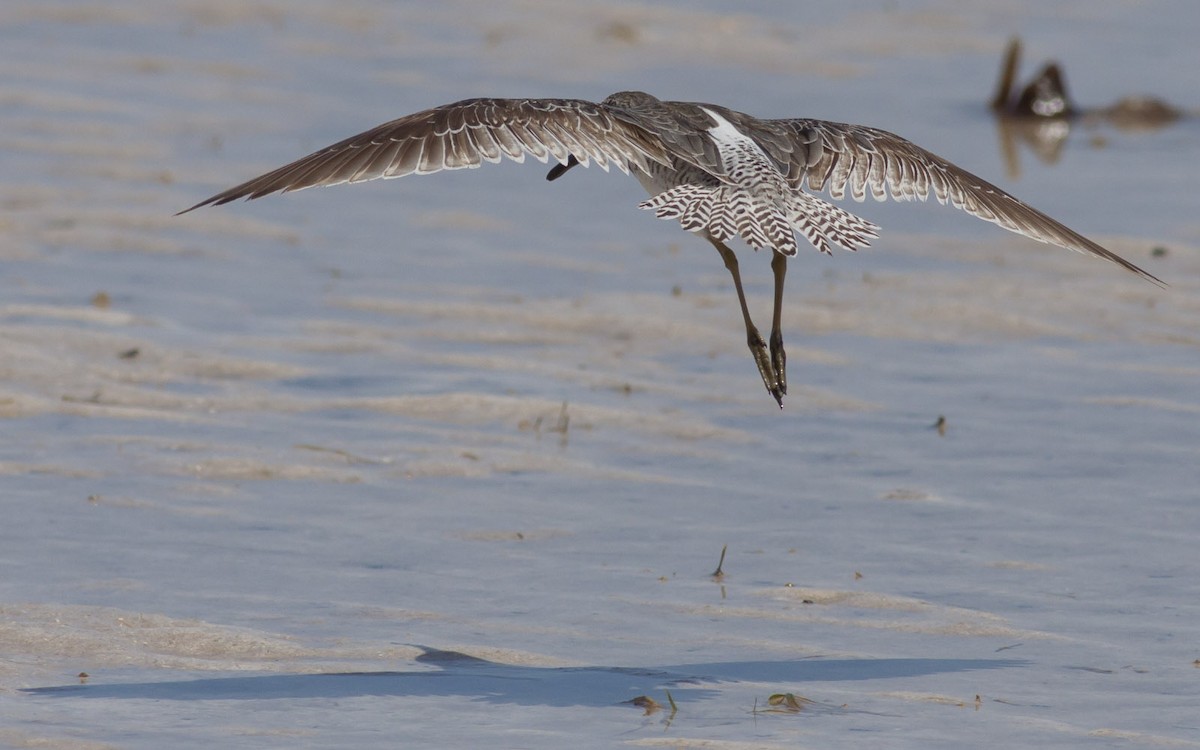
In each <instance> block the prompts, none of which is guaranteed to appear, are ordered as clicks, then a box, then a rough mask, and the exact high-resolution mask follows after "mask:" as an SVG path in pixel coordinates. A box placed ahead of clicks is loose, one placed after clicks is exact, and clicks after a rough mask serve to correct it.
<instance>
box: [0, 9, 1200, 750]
mask: <svg viewBox="0 0 1200 750" xmlns="http://www.w3.org/2000/svg"><path fill="white" fill-rule="evenodd" d="M738 7H739V9H738V10H737V11H736V12H732V11H729V10H728V9H726V8H724V7H723V6H722V5H721V4H718V3H705V4H699V5H697V4H688V5H683V4H679V5H677V6H672V5H666V6H664V5H661V4H654V5H649V4H647V5H638V4H625V5H620V6H615V7H611V8H604V9H599V8H596V7H593V6H591V5H589V4H584V3H573V2H560V3H549V4H547V3H543V4H538V5H525V4H519V3H487V4H476V3H469V2H463V3H448V4H442V5H439V7H438V9H436V10H433V9H429V8H427V7H425V6H424V5H407V4H385V3H371V2H347V3H339V4H336V6H330V5H329V4H327V3H318V2H295V3H288V4H273V3H267V2H254V3H232V2H229V3H226V2H212V1H209V2H194V3H185V2H181V3H175V4H172V5H169V6H168V5H163V4H158V3H153V4H152V3H145V2H136V1H131V2H126V3H115V4H114V3H103V4H102V3H89V2H70V3H58V4H45V3H32V2H22V1H21V0H18V2H12V3H9V4H7V5H6V6H5V7H4V9H3V10H0V41H2V45H0V49H3V50H4V51H3V52H2V53H0V76H2V77H3V81H4V88H3V90H4V92H5V93H4V94H3V95H2V96H0V118H2V120H3V122H2V124H3V127H0V160H2V161H0V206H2V207H3V208H2V209H0V210H2V213H0V229H2V230H3V237H4V242H2V243H0V262H2V263H3V268H4V273H3V274H2V275H0V279H2V281H0V284H2V285H3V299H2V301H0V368H3V373H4V377H3V379H2V380H0V415H2V416H3V417H4V419H5V421H6V424H7V427H8V429H7V431H6V434H7V435H8V439H6V440H5V441H4V442H3V444H2V449H0V450H2V453H0V475H3V487H4V493H3V496H2V500H0V502H2V503H3V512H4V522H3V523H2V524H0V561H3V564H4V570H5V571H6V574H5V575H4V576H3V578H2V579H0V717H2V718H0V743H7V744H9V745H12V746H16V747H20V746H31V745H37V744H49V745H53V746H61V747H79V748H93V747H122V748H124V747H129V748H142V747H145V748H158V747H164V746H171V747H193V746H195V747H201V746H205V747H207V746H212V745H214V744H237V745H238V746H256V747H276V746H279V747H283V746H287V747H293V746H296V745H301V746H306V747H345V746H349V745H355V746H383V745H394V744H396V743H397V742H402V743H403V742H407V743H410V744H425V745H434V746H439V747H450V746H478V745H480V744H482V743H484V742H487V743H489V744H492V745H499V746H513V747H517V746H520V747H562V746H563V745H565V744H568V743H570V744H572V745H578V746H581V747H584V746H587V747H590V746H596V747H609V746H612V745H614V744H618V743H620V744H630V745H635V746H643V745H644V746H658V745H665V746H711V747H726V746H728V747H794V746H796V745H797V744H804V745H812V746H822V747H824V746H830V745H831V744H834V743H842V742H845V741H847V738H850V741H852V742H853V741H856V740H858V738H862V741H866V742H870V743H872V744H873V745H879V746H886V747H922V748H925V747H943V746H944V747H961V746H963V745H964V744H967V743H972V744H981V743H982V744H986V745H987V746H989V747H998V746H1014V747H1017V746H1020V747H1031V746H1037V747H1047V746H1069V745H1085V744H1086V745H1089V746H1091V745H1095V744H1096V743H1098V742H1099V743H1105V744H1108V743H1112V744H1117V743H1120V744H1122V745H1129V744H1131V743H1132V744H1134V745H1135V746H1142V745H1154V746H1157V745H1163V744H1167V745H1171V746H1182V747H1189V746H1193V745H1200V740H1198V739H1197V738H1200V724H1198V722H1197V720H1196V718H1195V705H1196V701H1197V698H1198V697H1200V690H1198V689H1197V687H1196V685H1197V683H1196V678H1197V675H1198V674H1200V673H1198V672H1197V671H1196V668H1195V666H1194V664H1193V661H1194V660H1195V659H1197V657H1200V653H1197V651H1196V643H1197V640H1198V636H1200V626H1198V625H1197V623H1198V622H1200V611H1198V607H1197V605H1196V602H1197V601H1200V596H1198V595H1200V586H1198V584H1197V580H1200V578H1198V577H1197V573H1198V572H1200V571H1198V570H1197V565H1198V562H1200V561H1198V559H1197V555H1196V553H1195V538H1196V536H1197V533H1198V532H1200V511H1198V510H1197V504H1196V500H1197V499H1198V498H1197V494H1198V493H1197V490H1196V488H1197V487H1198V486H1200V468H1197V467H1198V466H1200V455H1198V453H1200V450H1198V446H1200V443H1198V437H1200V435H1198V429H1197V427H1196V424H1197V420H1196V415H1197V412H1198V411H1200V399H1198V398H1197V395H1196V394H1197V392H1198V391H1197V388H1196V382H1197V377H1198V376H1200V357H1198V356H1197V352H1198V345H1200V337H1198V336H1197V334H1196V326H1195V321H1196V320H1197V315H1198V314H1200V258H1198V256H1197V246H1198V245H1200V224H1197V223H1196V219H1195V215H1194V214H1195V212H1194V202H1195V201H1194V195H1195V178H1194V176H1193V165H1194V163H1195V161H1196V160H1195V156H1196V154H1197V150H1198V144H1200V128H1198V127H1197V125H1196V119H1195V118H1194V117H1193V118H1191V119H1186V120H1184V121H1182V122H1180V123H1178V124H1176V125H1174V126H1173V127H1170V128H1166V129H1162V130H1158V131H1153V132H1141V133H1130V132H1124V131H1120V130H1117V129H1115V128H1112V127H1109V126H1105V125H1090V124H1089V125H1087V126H1081V127H1079V128H1077V129H1076V130H1075V132H1072V133H1071V135H1070V137H1069V138H1068V140H1067V142H1066V146H1065V149H1064V151H1063V153H1062V154H1061V156H1060V158H1059V160H1058V162H1057V163H1056V164H1052V165H1050V164H1043V163H1041V162H1039V161H1038V160H1037V159H1036V158H1034V156H1033V155H1032V154H1031V153H1030V152H1029V151H1028V150H1025V151H1023V153H1022V160H1021V170H1020V176H1019V178H1014V177H1011V176H1006V174H1007V173H1006V165H1005V163H1004V159H1003V157H1002V154H1001V152H1000V150H999V149H998V148H997V144H998V136H997V131H996V126H995V124H994V123H993V122H992V121H991V118H990V116H989V114H988V113H987V111H986V108H985V106H984V102H985V101H986V99H987V97H988V96H989V95H990V93H991V86H992V83H993V76H994V75H995V73H996V68H997V66H998V64H999V56H1000V53H1001V50H1002V48H1003V45H1004V43H1005V41H1006V39H1007V37H1008V35H1010V34H1013V33H1019V34H1021V35H1022V37H1023V38H1024V40H1025V48H1026V54H1027V61H1026V67H1025V75H1029V74H1030V73H1031V72H1032V69H1033V67H1034V66H1035V65H1036V64H1037V63H1039V62H1040V61H1041V60H1043V59H1045V58H1048V57H1056V58H1058V59H1059V60H1060V61H1061V62H1062V63H1063V64H1064V65H1065V67H1066V71H1067V75H1068V80H1069V83H1070V84H1071V87H1072V90H1073V92H1074V95H1075V97H1076V98H1077V99H1078V100H1079V101H1080V102H1081V103H1083V104H1086V105H1094V106H1103V105H1106V104H1109V103H1111V102H1112V101H1114V100H1116V99H1117V98H1119V97H1121V96H1124V95H1128V94H1135V93H1153V94H1155V95H1158V96H1161V97H1163V98H1165V99H1167V100H1169V101H1172V102H1174V103H1176V104H1178V105H1180V106H1184V107H1191V108H1195V107H1196V102H1195V101H1194V98H1189V97H1194V82H1193V80H1192V77H1193V71H1194V69H1195V59H1194V49H1193V45H1192V40H1193V38H1194V35H1195V31H1196V30H1197V18H1196V16H1195V11H1194V9H1193V8H1192V6H1191V4H1189V3H1184V2H1165V1H1153V0H1152V1H1150V2H1144V3H1139V4H1128V3H1123V2H1116V1H1115V0H1114V1H1112V2H1089V3H1071V2H1049V3H1047V2H1040V3H1032V2H1030V3H1025V2H1003V3H987V4H984V3H978V4H975V3H968V4H962V3H949V2H919V3H918V2H912V3H902V4H897V3H871V2H855V3H851V4H839V6H838V8H839V10H837V11H834V12H831V13H829V14H826V13H825V12H824V10H822V12H821V13H818V12H817V11H816V10H812V9H808V8H807V6H806V7H805V9H803V10H800V11H794V10H792V8H793V7H794V6H793V5H792V4H788V3H755V4H745V5H741V6H738ZM623 88H640V89H645V90H648V91H651V92H653V93H656V94H657V95H660V96H663V97H665V98H673V99H686V100H701V101H716V102H720V103H723V104H726V105H728V106H731V107H734V108H736V109H740V110H743V111H747V112H751V113H754V114H758V115H762V116H787V115H804V116H815V117H825V118H829V119H838V120H847V121H856V122H864V123H868V124H872V125H877V126H880V127H885V128H888V129H891V130H894V131H897V132H899V133H901V134H904V135H906V136H908V137H911V138H913V139H914V140H916V141H917V142H919V143H921V144H922V145H924V146H926V147H928V148H930V149H932V150H933V151H935V152H938V153H941V154H943V155H945V156H947V157H949V158H952V159H955V160H956V161H959V162H960V163H961V164H963V165H964V166H966V167H968V168H970V169H972V170H974V171H976V172H978V173H980V174H981V175H983V176H985V177H986V178H988V179H992V180H994V181H995V182H997V183H998V184H1000V185H1001V186H1003V187H1005V188H1007V189H1011V190H1013V191H1014V192H1016V193H1017V194H1018V195H1020V196H1021V197H1023V198H1025V199H1026V200H1027V201H1028V202H1030V203H1032V204H1033V205H1036V206H1038V207H1040V208H1042V209H1044V210H1046V211H1047V212H1049V213H1050V214H1052V215H1054V216H1056V217H1058V218H1060V219H1062V220H1063V221H1065V222H1066V223H1067V224H1069V225H1070V226H1072V227H1074V228H1076V229H1078V230H1080V231H1082V232H1084V233H1085V234H1087V235H1089V236H1091V237H1093V238H1095V239H1097V240H1098V241H1100V242H1102V243H1103V244H1105V245H1106V246H1108V247H1110V248H1112V249H1113V250H1115V251H1117V252H1119V253H1121V254H1123V255H1125V256H1126V257H1128V258H1129V259H1130V260H1132V261H1134V262H1135V263H1138V264H1140V265H1143V266H1144V267H1146V268H1147V269H1148V270H1150V271H1151V272H1152V273H1154V274H1156V275H1158V276H1160V277H1162V278H1163V279H1164V280H1166V281H1167V282H1168V283H1169V284H1170V287H1169V288H1168V289H1167V290H1159V289H1156V288H1155V287H1153V286H1152V285H1149V284H1146V283H1145V282H1143V281H1141V280H1139V279H1137V278H1135V277H1133V276H1132V275H1129V274H1126V273H1124V272H1121V271H1120V270H1119V269H1116V268H1115V267H1113V266H1111V265H1109V264H1105V263H1100V262H1096V261H1093V260H1091V259H1088V258H1083V257H1080V256H1078V255H1076V254H1073V253H1069V252H1065V251H1060V250H1058V249H1055V248H1046V247H1044V246H1041V245H1037V244H1035V243H1031V242H1027V241H1024V240H1022V239H1020V238H1016V237H1013V236H1010V235H1008V234H1007V233H1004V232H1001V231H999V230H996V229H995V228H994V227H990V226H988V225H986V224H983V223H981V222H978V221H976V220H973V219H970V218H969V217H962V216H958V215H956V214H955V212H953V211H951V210H948V209H944V208H940V207H936V206H907V205H898V206H897V205H883V204H880V205H863V206H861V207H858V206H853V207H852V208H853V209H854V210H860V209H861V212H862V213H863V215H865V216H867V217H868V218H871V219H872V220H874V221H876V222H878V223H880V224H881V225H882V226H883V227H884V232H883V236H882V237H881V238H880V239H879V240H878V241H876V242H875V243H874V245H875V246H874V247H873V248H872V249H871V250H869V251H864V252H862V253H858V254H856V255H848V254H842V255H840V256H836V257H834V258H824V257H821V256H819V255H818V254H816V253H812V254H811V255H810V256H806V257H802V258H801V259H799V260H797V261H796V262H794V263H793V264H792V268H791V271H792V272H791V274H790V275H789V280H788V281H789V290H788V302H787V309H786V312H785V315H786V322H787V325H788V328H787V331H786V334H787V336H788V352H789V354H790V364H791V368H790V374H791V377H792V384H791V385H792V388H791V395H790V397H789V399H788V400H787V402H786V407H787V408H786V410H785V411H783V412H782V413H780V412H779V411H778V410H777V409H776V408H775V406H774V404H773V402H772V401H771V399H770V398H769V396H767V395H766V393H765V392H764V391H763V390H762V387H761V383H760V382H759V379H758V376H757V374H756V373H755V372H754V369H753V365H752V363H751V361H750V359H749V357H748V356H747V354H746V350H745V344H744V336H743V334H742V329H741V322H740V317H739V316H738V314H737V308H736V304H735V299H734V296H733V294H732V291H731V290H730V289H729V286H730V284H729V280H728V276H727V275H726V273H725V270H724V268H723V267H722V266H721V264H720V261H719V258H717V257H716V254H715V253H713V252H712V250H711V249H710V248H709V247H708V246H707V245H706V244H705V243H702V242H699V241H697V240H695V239H693V238H690V237H688V236H686V235H685V234H683V233H682V232H680V231H679V230H678V228H677V227H673V226H672V225H671V224H669V223H668V222H659V221H655V220H654V219H653V217H652V216H649V215H647V214H642V213H639V212H637V211H636V210H634V208H633V207H634V206H635V205H636V203H637V202H638V201H639V200H641V198H642V195H641V193H640V188H639V187H638V186H637V185H636V184H635V182H634V181H633V180H629V179H628V178H624V177H621V176H618V175H604V174H603V173H601V172H599V171H597V170H589V171H583V170H576V171H573V172H572V173H571V174H570V175H569V179H563V180H560V181H558V182H555V183H554V184H553V185H550V184H548V183H546V182H545V181H544V180H543V175H544V171H545V169H544V168H543V167H542V166H541V165H531V164H525V165H515V164H506V165H502V166H496V167H491V168H489V169H481V170H478V171H474V172H471V173H456V174H442V175H436V176H432V177H427V178H421V179H409V180H398V181H394V182H388V183H386V184H384V183H372V184H366V185H358V186H354V187H350V188H336V189H332V190H321V191H305V192H302V193H298V194H294V195H289V196H284V197H272V198H269V199H264V200H262V201H256V202H254V203H251V204H245V205H243V204H238V205H231V206H225V207H221V208H217V209H205V210H203V211H199V212H195V213H192V214H188V215H186V216H183V217H173V216H172V214H173V213H174V212H175V211H178V210H179V209H181V208H184V207H186V206H189V205H192V204H193V203H195V202H196V201H198V200H201V199H202V198H204V197H206V196H208V195H210V194H212V193H213V192H216V191H217V190H220V189H223V188H225V187H228V186H229V185H232V184H235V183H237V182H239V181H241V180H243V179H245V178H247V177H250V176H253V175H255V174H258V173H259V172H261V171H265V170H267V169H270V168H272V167H274V166H278V165H279V164H282V163H284V162H286V161H288V160H290V159H293V158H295V157H297V156H301V155H303V154H305V153H307V152H309V151H311V150H314V149H316V148H319V147H321V146H323V145H326V144H327V143H330V142H333V141H335V140H338V139H340V138H342V137H345V136H347V135H350V134H352V133H354V132H357V131H359V130H362V129H365V128H367V127H370V126H372V125H374V124H377V123H378V122H381V121H384V120H387V119H390V118H393V117H396V116H398V115H400V114H404V113H407V112H410V111H415V110H418V109H420V108H423V107H427V106H432V105H435V104H440V103H444V102H447V101H452V100H455V99H460V98H465V97H468V96H476V95H514V96H515V95H566V96H580V97H587V98H600V97H603V96H604V95H606V94H607V93H609V92H611V91H613V90H618V89H623ZM1155 248H1161V250H1160V252H1159V253H1157V254H1155V253H1154V252H1153V251H1154V249H1155ZM742 257H743V272H744V275H745V277H746V281H747V291H748V293H749V295H750V297H751V303H752V305H753V306H754V308H755V311H756V313H757V315H758V316H759V317H760V319H761V320H760V322H765V320H766V317H765V316H766V315H767V314H768V313H769V296H770V274H769V272H768V270H767V259H766V258H761V259H760V258H758V257H755V256H754V255H753V254H752V253H750V252H749V251H746V252H745V253H743V255H742ZM101 294H102V295H103V296H99V295H101ZM122 354H124V355H125V356H121V355H122ZM939 416H944V417H945V425H946V429H945V434H944V435H940V434H939V432H938V431H937V430H936V429H934V428H933V425H934V423H935V421H936V420H937V419H938V417H939ZM725 545H728V554H727V557H726V559H725V561H724V565H723V570H724V573H725V575H724V577H723V578H721V579H720V580H714V578H713V577H712V576H711V575H710V574H711V573H712V572H713V571H714V569H715V568H716V566H717V561H718V558H719V556H720V553H721V549H722V547H723V546H725ZM81 672H83V673H86V674H87V675H88V676H87V677H86V678H80V677H77V675H79V674H80V673H81ZM668 692H669V694H670V696H671V699H673V700H674V701H675V703H676V706H677V710H675V711H674V712H672V710H671V708H670V706H669V700H668ZM779 693H794V694H796V695H798V696H803V698H805V699H808V700H811V701H813V703H811V704H807V703H804V704H802V705H803V706H804V707H803V708H802V709H801V710H799V711H787V710H784V709H782V708H780V707H776V706H771V705H769V703H768V698H769V696H771V695H772V694H779ZM643 694H644V695H649V696H651V697H652V698H654V700H656V701H657V702H658V703H659V704H661V706H662V708H661V709H660V710H657V711H655V712H652V713H650V714H648V715H643V714H644V712H643V710H642V709H640V708H635V707H633V706H632V705H628V704H626V703H625V702H626V701H629V700H631V699H633V698H635V697H637V696H639V695H643Z"/></svg>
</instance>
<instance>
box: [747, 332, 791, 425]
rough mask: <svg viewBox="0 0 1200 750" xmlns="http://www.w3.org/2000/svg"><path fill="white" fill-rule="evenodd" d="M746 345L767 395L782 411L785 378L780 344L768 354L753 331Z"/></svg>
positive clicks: (785, 389) (761, 340)
mask: <svg viewBox="0 0 1200 750" xmlns="http://www.w3.org/2000/svg"><path fill="white" fill-rule="evenodd" d="M746 343H747V344H748V345H749V346H750V354H751V356H753V357H754V364H756V365H757V366H758V374H759V375H761V376H762V380H763V385H764V386H766V388H767V393H770V394H771V396H772V397H774V399H775V403H777V404H779V408H780V409H782V408H783V397H784V396H785V395H786V394H787V378H786V376H785V375H784V373H783V360H784V358H783V346H782V342H781V345H780V346H779V347H778V349H776V347H775V346H774V345H772V347H771V351H770V352H768V351H767V342H765V341H763V339H762V336H760V335H759V334H758V331H754V332H753V333H751V335H750V336H749V338H748V340H747V342H746ZM772 344H774V341H772Z"/></svg>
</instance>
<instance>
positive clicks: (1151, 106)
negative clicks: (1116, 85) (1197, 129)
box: [990, 37, 1185, 178]
mask: <svg viewBox="0 0 1200 750" xmlns="http://www.w3.org/2000/svg"><path fill="white" fill-rule="evenodd" d="M1020 58H1021V40H1020V39H1017V38H1015V37H1014V38H1013V39H1012V40H1011V41H1010V42H1009V43H1008V49H1007V50H1006V51H1005V54H1004V60H1003V62H1002V63H1001V65H1000V77H999V79H998V81H997V84H996V91H995V93H994V94H993V95H992V100H991V103H990V106H991V109H992V112H994V113H995V115H996V126H997V129H998V132H999V135H1000V150H1001V153H1002V154H1003V157H1004V163H1005V167H1006V169H1007V171H1008V176H1009V177H1010V178H1016V177H1019V176H1020V174H1021V164H1020V158H1019V150H1018V145H1017V144H1018V143H1024V144H1025V146H1026V147H1028V148H1029V150H1030V151H1032V152H1033V153H1034V155H1035V156H1036V157H1037V158H1038V159H1039V160H1040V161H1042V162H1043V163H1044V164H1055V163H1057V162H1058V159H1059V156H1061V154H1062V148H1063V144H1065V143H1066V141H1067V136H1069V135H1070V133H1071V128H1072V126H1073V125H1076V124H1080V125H1083V126H1084V127H1096V126H1099V125H1104V124H1106V125H1111V126H1112V127H1115V128H1117V129H1118V130H1123V131H1126V132H1144V131H1151V130H1158V129H1160V128H1163V127H1166V126H1167V125H1170V124H1172V123H1174V122H1175V121H1176V120H1178V119H1180V118H1181V117H1183V116H1184V114H1185V113H1184V112H1183V110H1181V109H1179V108H1177V107H1174V106H1172V105H1170V104H1168V103H1167V102H1165V101H1163V100H1161V99H1157V98H1155V97H1150V96H1128V97H1125V98H1123V99H1120V100H1118V101H1117V102H1116V103H1114V104H1112V105H1111V106H1108V107H1100V108H1095V109H1085V108H1080V107H1078V106H1076V105H1075V103H1074V102H1072V101H1071V97H1070V94H1068V93H1067V84H1066V76H1065V75H1064V74H1063V72H1062V68H1061V67H1060V66H1059V64H1058V63H1056V62H1049V63H1046V64H1045V65H1043V66H1042V69H1041V70H1040V71H1038V74H1037V75H1036V76H1034V77H1033V79H1032V80H1031V81H1030V82H1029V83H1028V84H1026V85H1025V87H1024V88H1021V89H1020V90H1017V89H1016V80H1017V68H1018V66H1019V64H1020ZM1097 142H1100V141H1097Z"/></svg>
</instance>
